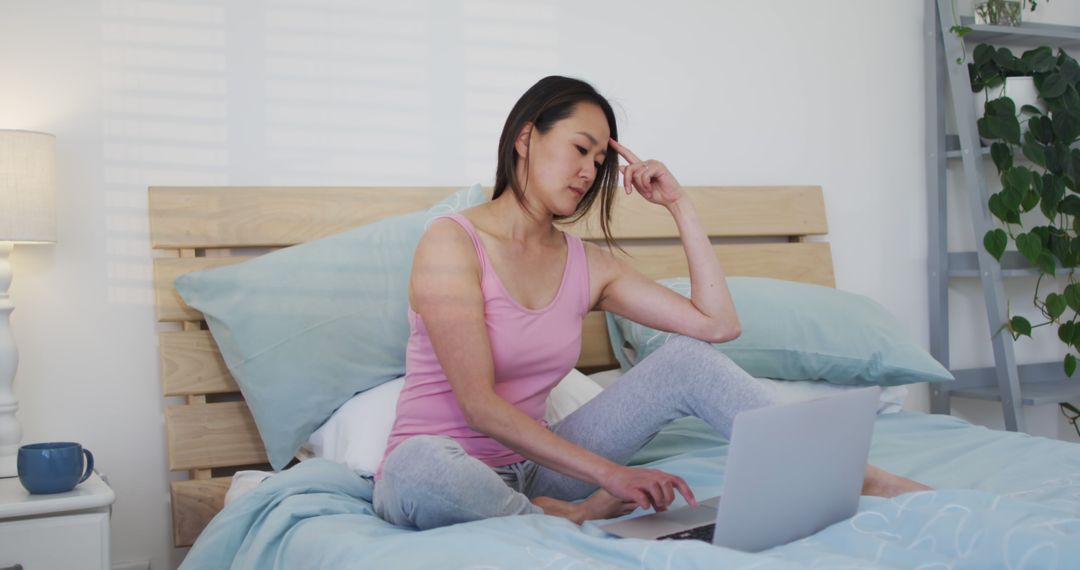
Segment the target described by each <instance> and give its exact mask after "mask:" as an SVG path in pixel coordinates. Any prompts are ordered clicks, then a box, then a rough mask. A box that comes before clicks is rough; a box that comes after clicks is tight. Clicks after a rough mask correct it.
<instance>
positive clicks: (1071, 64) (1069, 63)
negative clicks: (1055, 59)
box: [1061, 52, 1080, 83]
mask: <svg viewBox="0 0 1080 570" xmlns="http://www.w3.org/2000/svg"><path fill="white" fill-rule="evenodd" d="M1061 53H1062V55H1063V56H1064V58H1062V60H1061V77H1062V78H1063V79H1064V80H1065V82H1066V83H1076V82H1077V81H1080V64H1078V63H1077V62H1076V60H1075V59H1073V58H1072V57H1070V56H1069V54H1067V53H1065V52H1061Z"/></svg>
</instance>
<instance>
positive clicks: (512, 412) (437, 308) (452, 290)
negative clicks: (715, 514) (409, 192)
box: [409, 220, 693, 510]
mask: <svg viewBox="0 0 1080 570" xmlns="http://www.w3.org/2000/svg"><path fill="white" fill-rule="evenodd" d="M409 302H410V304H411V306H412V307H413V310H414V311H415V312H416V313H417V314H418V315H419V316H420V318H422V319H423V321H424V325H425V327H426V328H427V331H428V335H429V336H430V338H431V344H432V347H434V349H435V354H436V356H437V357H438V359H439V363H440V364H441V365H442V368H443V372H445V373H446V377H447V379H448V380H449V382H450V386H451V388H452V389H453V392H454V396H455V397H456V399H457V402H458V404H459V405H460V406H461V410H462V412H463V414H464V416H465V420H466V421H467V422H468V424H469V427H471V428H472V429H474V430H476V431H478V432H480V433H483V434H485V435H488V436H490V437H492V438H494V439H495V440H497V441H498V442H500V443H502V444H503V445H505V446H507V447H509V448H510V449H513V450H514V451H516V452H518V453H520V454H521V455H523V456H525V457H527V458H528V459H531V460H532V461H534V462H536V463H538V464H540V465H543V466H545V467H548V468H550V469H553V470H555V471H558V472H559V473H563V474H565V475H568V476H570V477H574V478H576V479H581V480H584V481H589V482H591V483H595V484H597V485H600V486H601V487H603V488H605V489H607V490H608V492H610V493H611V494H612V495H615V496H616V497H619V498H621V499H625V500H631V501H635V502H637V503H638V504H640V505H641V506H642V507H646V508H647V507H648V506H649V505H652V506H654V507H656V508H658V509H660V510H663V509H664V508H665V507H667V505H669V504H671V502H672V501H673V500H674V491H673V489H679V490H680V492H681V493H682V494H683V496H685V497H686V498H687V500H688V501H690V502H691V503H692V502H693V494H692V493H691V492H690V489H689V487H688V486H687V485H686V483H685V482H684V481H683V480H682V479H680V478H678V477H676V476H674V475H669V474H667V473H663V472H661V471H656V470H649V469H630V468H627V467H623V466H621V465H618V464H616V463H614V462H612V461H610V460H608V459H606V458H604V457H601V456H599V455H597V454H595V453H592V452H590V451H588V450H586V449H583V448H581V447H578V446H576V445H574V444H572V443H570V442H568V441H566V440H565V439H562V438H560V437H559V436H557V435H555V434H554V433H552V432H551V431H550V430H548V429H545V428H544V427H543V426H541V425H540V424H538V423H537V422H536V421H535V420H534V419H533V418H531V417H529V416H528V414H525V413H524V412H522V411H521V410H519V409H517V408H516V407H515V406H513V405H512V404H510V403H509V402H507V401H506V400H504V399H503V398H502V397H500V396H499V395H498V394H496V393H495V389H494V385H495V375H494V363H493V358H492V354H491V342H490V339H489V338H488V334H487V325H486V323H485V321H484V298H483V293H482V292H481V289H480V265H479V260H478V259H477V257H476V253H475V251H474V249H473V246H472V242H471V240H470V239H469V237H468V236H467V235H466V234H465V232H464V231H463V230H462V229H461V228H460V227H458V225H457V224H456V223H454V222H452V221H449V220H446V221H442V220H439V221H436V222H435V223H433V224H431V226H430V227H429V229H428V231H427V232H426V233H425V234H424V236H423V238H421V240H420V244H419V245H418V246H417V250H416V256H415V259H414V261H413V271H412V276H411V278H410V286H409Z"/></svg>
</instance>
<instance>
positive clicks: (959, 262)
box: [948, 251, 1068, 277]
mask: <svg viewBox="0 0 1080 570" xmlns="http://www.w3.org/2000/svg"><path fill="white" fill-rule="evenodd" d="M978 256H979V254H978V252H974V251H950V252H949V256H948V262H949V277H978V276H979V257H978ZM1062 271H1068V269H1065V268H1062V267H1061V264H1060V263H1058V265H1057V273H1058V275H1061V274H1062ZM1001 275H1002V277H1024V276H1037V275H1039V270H1038V268H1036V267H1035V266H1033V265H1031V263H1030V262H1028V260H1027V258H1026V257H1024V256H1023V254H1021V253H1020V252H1019V251H1006V252H1005V253H1003V254H1002V255H1001Z"/></svg>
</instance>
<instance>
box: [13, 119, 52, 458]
mask: <svg viewBox="0 0 1080 570" xmlns="http://www.w3.org/2000/svg"><path fill="white" fill-rule="evenodd" d="M55 191H56V139H55V137H53V136H52V135H49V134H45V133H35V132H30V131H13V130H0V477H13V476H15V475H17V471H16V458H17V457H18V451H19V442H20V441H21V439H22V428H21V427H20V426H19V420H18V419H16V417H15V412H16V411H17V410H18V409H19V402H18V400H16V399H15V391H14V388H15V370H16V369H17V368H18V367H19V351H18V348H17V347H16V346H15V336H14V335H13V334H12V333H11V322H10V318H9V317H10V315H11V311H12V310H14V309H15V305H14V304H13V303H12V302H11V297H10V296H9V295H8V287H10V286H11V277H12V271H11V264H10V262H9V261H8V256H9V255H10V254H11V250H12V247H13V246H14V244H16V243H55V242H56V214H55V210H54V209H53V195H54V194H55Z"/></svg>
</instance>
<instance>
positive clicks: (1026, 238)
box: [1016, 234, 1043, 265]
mask: <svg viewBox="0 0 1080 570" xmlns="http://www.w3.org/2000/svg"><path fill="white" fill-rule="evenodd" d="M1016 249H1018V250H1020V253H1022V254H1024V257H1026V258H1027V260H1028V261H1030V262H1031V263H1032V264H1033V265H1034V264H1035V263H1037V262H1038V261H1039V254H1040V253H1042V251H1043V246H1042V240H1040V239H1039V236H1036V235H1033V234H1019V235H1017V236H1016Z"/></svg>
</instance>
